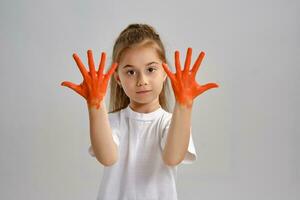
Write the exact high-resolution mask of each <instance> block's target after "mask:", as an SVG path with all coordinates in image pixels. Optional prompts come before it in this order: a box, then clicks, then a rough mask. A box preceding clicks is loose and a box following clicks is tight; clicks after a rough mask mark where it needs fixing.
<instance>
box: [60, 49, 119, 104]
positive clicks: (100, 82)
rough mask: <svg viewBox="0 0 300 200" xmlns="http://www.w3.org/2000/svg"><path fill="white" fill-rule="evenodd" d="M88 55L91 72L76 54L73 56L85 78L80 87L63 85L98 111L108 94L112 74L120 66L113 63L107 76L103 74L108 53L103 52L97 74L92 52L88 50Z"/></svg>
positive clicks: (65, 82)
mask: <svg viewBox="0 0 300 200" xmlns="http://www.w3.org/2000/svg"><path fill="white" fill-rule="evenodd" d="M87 55H88V64H89V69H90V71H89V72H88V71H87V70H86V68H85V67H84V65H83V63H82V62H81V60H80V58H79V57H78V55H77V54H76V53H74V54H73V58H74V59H75V62H76V64H77V66H78V68H79V70H80V72H81V74H82V76H83V82H82V83H81V84H80V85H76V84H74V83H71V82H69V81H64V82H62V83H61V85H62V86H66V87H69V88H71V89H72V90H74V91H75V92H77V93H78V94H80V95H81V96H82V97H84V98H85V99H86V100H87V104H88V106H89V107H91V106H96V108H97V109H98V108H99V107H100V103H101V101H102V100H103V98H104V96H105V94H106V90H107V84H108V81H109V78H110V76H111V75H112V73H114V71H115V69H116V68H117V66H118V63H113V64H112V66H111V67H110V69H109V70H108V72H107V74H103V70H104V66H105V60H106V53H105V52H103V53H102V54H101V61H100V64H99V69H98V71H97V72H96V71H95V65H94V59H93V53H92V50H88V51H87Z"/></svg>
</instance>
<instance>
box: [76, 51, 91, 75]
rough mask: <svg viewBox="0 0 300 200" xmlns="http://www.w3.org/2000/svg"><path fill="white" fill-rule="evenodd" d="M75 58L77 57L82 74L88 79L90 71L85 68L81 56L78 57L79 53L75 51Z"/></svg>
mask: <svg viewBox="0 0 300 200" xmlns="http://www.w3.org/2000/svg"><path fill="white" fill-rule="evenodd" d="M73 58H74V59H75V62H76V64H77V66H78V68H79V70H80V72H81V74H82V77H83V79H84V80H86V79H87V77H88V76H89V75H88V71H87V70H86V69H85V67H84V65H83V63H82V62H81V60H80V58H79V57H78V55H77V54H76V53H73Z"/></svg>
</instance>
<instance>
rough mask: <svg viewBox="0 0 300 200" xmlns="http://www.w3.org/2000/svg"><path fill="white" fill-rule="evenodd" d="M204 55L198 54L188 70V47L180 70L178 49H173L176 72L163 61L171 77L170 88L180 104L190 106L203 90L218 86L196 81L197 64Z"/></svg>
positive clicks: (190, 54) (202, 53)
mask: <svg viewBox="0 0 300 200" xmlns="http://www.w3.org/2000/svg"><path fill="white" fill-rule="evenodd" d="M204 56H205V53H204V52H201V53H200V55H199V56H198V58H197V60H196V62H195V64H194V65H193V68H192V69H191V70H190V64H191V57H192V48H188V50H187V56H186V60H185V65H184V69H183V71H181V65H180V60H179V51H175V66H176V73H175V74H173V73H172V72H171V71H170V70H169V68H168V65H167V64H166V63H163V64H162V66H163V68H164V70H165V72H166V73H167V75H168V76H169V78H170V79H171V83H172V88H173V91H174V95H175V98H176V101H177V102H178V103H180V104H181V105H187V106H191V105H192V103H193V100H194V99H195V98H196V97H197V96H198V95H200V94H202V93H203V92H205V91H207V90H209V89H211V88H216V87H219V86H218V85H217V84H216V83H207V84H205V85H200V84H198V83H197V82H196V80H195V77H196V73H197V71H198V69H199V66H200V64H201V62H202V60H203V58H204Z"/></svg>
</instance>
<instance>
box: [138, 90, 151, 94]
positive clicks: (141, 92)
mask: <svg viewBox="0 0 300 200" xmlns="http://www.w3.org/2000/svg"><path fill="white" fill-rule="evenodd" d="M150 91H151V90H145V91H140V92H136V93H138V94H143V93H147V92H150Z"/></svg>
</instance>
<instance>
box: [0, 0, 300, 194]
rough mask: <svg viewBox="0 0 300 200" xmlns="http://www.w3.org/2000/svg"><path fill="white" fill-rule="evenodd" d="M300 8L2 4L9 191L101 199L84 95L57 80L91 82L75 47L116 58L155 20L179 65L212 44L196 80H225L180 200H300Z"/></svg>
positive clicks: (292, 0) (3, 156)
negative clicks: (128, 34) (129, 37)
mask: <svg viewBox="0 0 300 200" xmlns="http://www.w3.org/2000/svg"><path fill="white" fill-rule="evenodd" d="M299 10H300V3H299V1H296V0H273V1H271V0H251V1H244V0H228V1H216V0H210V1H178V2H176V3H175V1H171V0H168V1H158V0H152V1H144V2H142V1H133V0H131V1H119V2H118V1H108V0H107V1H79V0H78V1H58V0H51V1H50V0H49V1H33V0H27V1H8V0H4V1H3V0H1V3H0V23H1V24H0V25H1V32H0V45H1V50H0V51H1V54H0V56H1V59H0V65H1V67H0V91H1V99H0V100H1V103H0V111H1V118H0V120H1V121H0V134H1V135H0V162H1V163H0V199H5V200H10V199H12V200H15V199H16V200H17V199H28V200H29V199H30V200H35V199H36V200H40V199H43V200H48V199H49V200H50V199H51V200H52V199H55V200H60V199H63V200H66V199H72V200H77V199H78V200H82V199H96V195H97V192H98V187H99V183H100V178H101V173H102V168H103V167H102V166H101V165H100V163H98V161H97V160H96V159H95V158H93V157H91V156H90V155H89V154H88V151H87V150H88V147H89V145H90V138H89V124H88V123H89V121H88V112H87V107H86V103H85V101H84V99H83V98H82V97H81V96H79V95H78V94H76V93H75V92H74V91H72V90H70V89H69V88H66V87H62V86H60V83H61V82H62V81H65V80H68V81H72V82H74V83H78V84H79V83H80V82H81V81H82V77H81V74H80V72H79V70H78V68H77V66H76V63H75V61H74V59H73V58H72V54H73V53H75V52H76V53H77V54H78V55H79V56H80V57H81V58H82V60H83V62H84V63H86V64H87V54H86V53H87V50H88V49H92V50H93V53H94V56H95V60H96V61H95V62H96V63H98V62H99V57H100V54H101V52H102V51H105V52H107V55H108V59H109V62H110V61H111V53H112V47H113V43H114V40H115V39H116V38H117V36H118V34H119V33H120V32H121V31H122V30H123V29H124V28H125V27H126V26H127V25H128V24H130V23H148V24H150V25H152V26H154V27H155V28H156V30H157V31H158V32H159V34H160V36H161V38H162V40H163V42H164V44H165V47H166V50H167V56H168V60H169V62H170V63H173V64H174V51H175V50H179V51H180V52H181V61H182V62H184V58H185V55H186V50H187V48H188V47H192V48H193V57H192V59H193V60H192V62H195V60H196V58H197V56H198V54H199V53H200V52H201V51H205V53H206V56H205V58H204V61H203V62H202V65H201V67H200V68H199V71H198V74H197V81H198V83H200V84H205V83H208V82H216V83H218V84H219V85H220V87H219V88H217V89H211V90H209V91H207V92H206V93H203V94H202V95H200V96H198V97H197V99H196V100H195V103H194V108H193V118H192V119H193V121H192V123H193V124H192V126H193V129H192V130H193V138H194V142H195V147H196V151H197V154H198V160H197V161H196V162H195V163H194V164H192V165H180V168H179V171H178V182H177V183H178V195H179V199H189V200H196V199H197V200H198V199H205V200H220V199H222V200H253V199H256V200H283V199H287V200H296V199H299V198H300V194H299V191H300V190H299V178H300V169H299V168H300V163H299V161H300V159H299V152H300V149H299V142H300V141H299V132H300V131H299V126H297V124H298V125H299V122H300V121H299V117H296V114H297V113H298V112H299V105H298V104H297V102H298V103H299V102H300V99H299V96H300V94H299V91H300V90H299V88H298V87H299V82H300V81H299V80H300V79H299V75H300V74H299V61H300V56H299V53H300V39H299V35H300V26H299V18H300V14H299V13H300V12H299ZM86 66H87V65H86ZM172 67H173V66H172ZM106 69H108V66H106ZM173 71H174V67H173ZM172 94H173V93H172ZM108 97H109V95H107V96H106V102H107V103H106V105H108V101H109V99H108Z"/></svg>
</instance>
